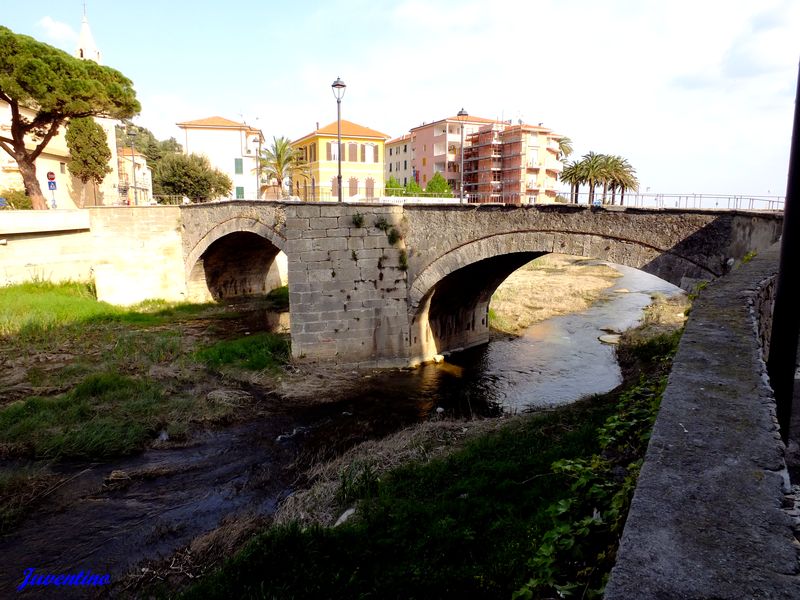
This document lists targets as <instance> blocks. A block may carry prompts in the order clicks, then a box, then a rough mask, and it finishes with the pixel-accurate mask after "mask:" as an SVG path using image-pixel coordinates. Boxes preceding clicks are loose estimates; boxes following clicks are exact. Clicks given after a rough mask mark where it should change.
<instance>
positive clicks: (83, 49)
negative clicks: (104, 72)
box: [75, 2, 100, 64]
mask: <svg viewBox="0 0 800 600" xmlns="http://www.w3.org/2000/svg"><path fill="white" fill-rule="evenodd" d="M75 56H77V57H78V58H83V59H86V60H92V61H94V62H96V63H97V64H100V50H98V49H97V44H95V43H94V36H93V35H92V30H91V29H89V19H88V18H87V17H86V2H84V3H83V19H81V32H80V34H79V35H78V47H77V48H76V49H75Z"/></svg>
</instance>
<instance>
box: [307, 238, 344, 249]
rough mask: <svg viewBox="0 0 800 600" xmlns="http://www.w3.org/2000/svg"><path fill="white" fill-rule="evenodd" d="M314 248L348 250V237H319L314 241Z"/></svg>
mask: <svg viewBox="0 0 800 600" xmlns="http://www.w3.org/2000/svg"><path fill="white" fill-rule="evenodd" d="M312 247H313V249H314V250H347V239H346V238H317V239H315V240H314V241H313V244H312Z"/></svg>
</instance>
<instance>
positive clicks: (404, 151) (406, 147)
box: [403, 144, 408, 154]
mask: <svg viewBox="0 0 800 600" xmlns="http://www.w3.org/2000/svg"><path fill="white" fill-rule="evenodd" d="M406 152H408V144H403V154H405V153H406Z"/></svg>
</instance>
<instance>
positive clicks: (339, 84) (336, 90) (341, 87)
mask: <svg viewBox="0 0 800 600" xmlns="http://www.w3.org/2000/svg"><path fill="white" fill-rule="evenodd" d="M345 88H347V86H346V85H345V84H344V81H342V79H341V78H340V77H337V78H336V81H334V82H333V83H332V84H331V89H332V90H333V95H334V96H335V97H336V99H337V100H341V99H342V98H344V92H345Z"/></svg>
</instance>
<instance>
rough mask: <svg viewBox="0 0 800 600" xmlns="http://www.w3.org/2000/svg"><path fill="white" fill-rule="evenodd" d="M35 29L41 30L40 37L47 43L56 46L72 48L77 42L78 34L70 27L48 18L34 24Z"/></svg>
mask: <svg viewBox="0 0 800 600" xmlns="http://www.w3.org/2000/svg"><path fill="white" fill-rule="evenodd" d="M36 27H37V28H38V29H39V30H41V32H42V35H43V36H44V37H45V39H46V40H47V41H48V42H50V43H53V44H56V45H58V46H67V45H73V46H74V45H75V44H77V42H78V32H77V31H75V30H74V29H73V28H72V26H70V25H69V24H68V23H62V22H61V21H56V20H55V19H53V18H52V17H50V16H47V17H42V18H41V19H39V21H37V22H36ZM70 50H71V48H70Z"/></svg>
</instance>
